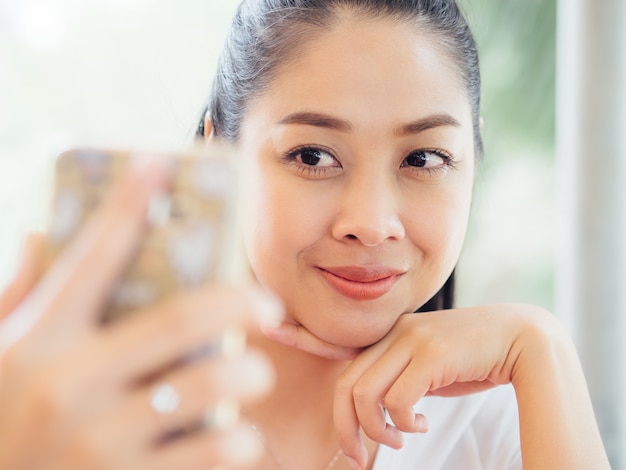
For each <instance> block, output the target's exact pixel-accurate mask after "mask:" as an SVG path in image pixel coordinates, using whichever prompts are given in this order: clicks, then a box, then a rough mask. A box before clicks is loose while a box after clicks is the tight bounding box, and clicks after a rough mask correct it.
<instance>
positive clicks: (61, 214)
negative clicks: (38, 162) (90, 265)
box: [46, 148, 240, 322]
mask: <svg viewBox="0 0 626 470" xmlns="http://www.w3.org/2000/svg"><path fill="white" fill-rule="evenodd" d="M134 153H136V152H131V151H123V150H103V149H90V148H80V149H73V150H69V151H66V152H64V153H62V154H61V155H60V156H59V158H58V160H57V162H56V167H55V183H54V191H53V197H52V205H51V206H52V207H51V211H50V219H49V224H48V237H47V239H48V246H47V254H46V255H47V256H46V264H47V266H49V265H50V264H51V263H52V262H53V261H54V259H56V257H57V256H58V255H59V254H60V253H61V251H62V250H63V248H64V247H65V246H66V245H67V243H68V242H70V241H71V240H72V238H73V237H74V236H75V235H76V233H77V232H78V230H79V228H80V227H81V225H82V224H83V223H84V221H85V220H86V219H87V217H88V216H89V214H90V213H91V212H92V211H93V210H94V209H95V208H97V207H98V205H99V204H100V202H101V201H102V199H103V197H104V196H105V195H106V194H107V192H108V191H109V189H110V188H111V186H112V183H113V182H114V181H115V180H116V178H118V177H119V176H120V175H121V174H122V173H123V172H124V171H126V168H127V167H128V165H129V162H130V159H131V158H132V157H133V154H134ZM226 153H227V152H226ZM167 157H168V158H170V159H171V160H172V161H173V165H174V177H173V181H172V187H171V192H170V193H168V194H163V195H160V196H157V197H154V198H153V200H152V201H151V202H150V207H149V211H148V218H149V220H150V221H151V224H150V227H151V228H150V229H149V230H148V232H147V233H146V236H145V238H144V239H143V241H142V243H141V245H140V248H139V250H138V252H137V255H136V258H135V259H134V260H133V261H132V262H131V264H130V265H129V267H128V269H127V270H126V272H125V273H124V275H123V276H122V277H121V279H120V280H119V282H118V283H117V284H116V285H115V286H113V288H112V291H111V294H110V302H109V305H108V306H107V308H106V310H105V313H104V318H103V321H104V322H109V321H112V320H114V319H117V318H118V317H120V316H123V315H126V314H127V313H129V312H131V311H133V310H136V309H139V308H141V307H145V306H147V305H149V304H151V303H153V302H156V301H158V300H160V299H163V298H164V297H166V296H168V295H171V294H172V293H174V292H176V291H178V290H180V289H184V288H196V287H199V286H202V285H204V284H206V283H211V282H215V281H218V280H230V279H232V278H233V277H235V276H236V271H237V264H238V261H237V258H238V256H237V253H236V250H237V249H239V248H240V247H239V243H238V241H237V240H238V233H237V228H236V218H237V217H236V212H237V211H236V206H237V203H236V199H237V184H238V183H237V181H238V178H237V171H236V168H235V166H234V165H233V161H232V157H231V156H229V155H217V156H210V155H206V154H204V153H194V152H189V153H183V154H177V155H171V154H169V155H167ZM144 158H145V157H144ZM154 158H159V155H154ZM86 275H88V273H87V274H86Z"/></svg>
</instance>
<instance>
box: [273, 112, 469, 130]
mask: <svg viewBox="0 0 626 470" xmlns="http://www.w3.org/2000/svg"><path fill="white" fill-rule="evenodd" d="M278 124H281V125H287V124H300V125H305V126H314V127H322V128H325V129H332V130H336V131H340V132H352V131H354V126H353V125H352V124H351V123H349V122H348V121H344V120H343V119H338V118H335V117H332V116H328V115H326V114H321V113H313V112H299V113H293V114H290V115H288V116H286V117H284V118H282V119H281V120H280V121H278ZM445 126H451V127H461V124H460V123H459V121H457V120H456V119H454V118H453V117H452V116H451V115H449V114H434V115H432V116H427V117H424V118H420V119H417V120H415V121H412V122H409V123H408V124H404V125H402V126H400V127H399V128H397V129H395V130H394V135H397V136H407V135H411V134H419V133H420V132H424V131H427V130H428V129H433V128H435V127H445Z"/></svg>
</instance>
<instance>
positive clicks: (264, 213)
mask: <svg viewBox="0 0 626 470" xmlns="http://www.w3.org/2000/svg"><path fill="white" fill-rule="evenodd" d="M268 167H269V168H268ZM291 180H293V178H291ZM293 186H294V183H293V181H290V179H289V178H285V177H284V174H283V172H281V171H276V168H275V167H273V166H272V165H268V166H267V167H261V166H257V167H256V168H254V169H253V171H251V172H250V174H249V175H248V177H247V178H246V184H245V192H244V201H245V202H244V207H243V209H242V228H243V239H244V243H245V248H246V252H247V255H248V260H249V262H250V266H251V268H252V270H253V272H254V274H255V276H256V277H257V279H258V280H259V281H260V282H261V284H263V285H265V286H266V287H268V288H270V289H272V290H273V291H275V292H277V293H280V291H281V290H284V289H286V288H287V287H285V286H287V285H288V284H291V283H293V282H295V279H296V277H295V273H294V271H295V270H296V269H297V262H298V259H299V256H300V254H301V253H302V252H304V251H305V250H306V249H307V248H308V247H310V246H311V245H313V244H314V243H315V242H316V241H317V240H319V238H321V237H322V236H323V233H324V228H325V227H326V226H327V221H326V218H327V213H326V212H325V211H323V210H322V209H321V208H322V206H323V202H321V201H319V198H317V199H316V198H313V197H307V195H306V194H302V191H298V189H297V188H294V187H293Z"/></svg>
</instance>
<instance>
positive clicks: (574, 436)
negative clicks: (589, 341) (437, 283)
mask: <svg viewBox="0 0 626 470" xmlns="http://www.w3.org/2000/svg"><path fill="white" fill-rule="evenodd" d="M266 334H267V335H268V336H270V337H271V338H273V339H275V340H277V341H280V342H282V343H285V344H289V345H292V346H296V347H299V348H301V349H305V350H308V351H309V352H311V353H313V354H318V355H321V356H326V357H329V358H337V357H342V356H345V357H350V355H351V354H354V351H353V350H350V349H347V348H346V349H345V354H343V355H342V354H341V353H340V350H341V348H339V347H338V346H337V345H326V344H325V343H324V342H323V341H322V340H320V339H318V338H315V337H313V336H312V335H311V333H308V332H307V331H305V330H304V328H303V327H302V326H299V327H297V328H295V327H294V326H293V325H284V326H283V327H282V328H279V329H278V330H275V331H266ZM507 383H512V384H513V386H514V388H515V392H516V396H517V400H518V407H519V414H520V426H521V428H520V434H521V443H520V444H521V449H522V458H523V463H524V469H525V470H545V469H547V468H549V469H550V470H560V469H563V470H598V469H609V468H610V467H609V463H608V460H607V457H606V454H605V452H604V448H603V445H602V441H601V439H600V434H599V431H598V428H597V425H596V423H595V418H594V416H593V411H592V408H591V401H590V399H589V395H588V392H587V386H586V383H585V380H584V377H583V374H582V371H581V366H580V363H579V360H578V357H577V355H576V352H575V350H574V347H573V345H572V343H571V340H570V339H569V337H568V336H567V334H566V332H565V331H564V329H563V328H562V327H561V325H560V324H559V323H558V322H557V320H556V319H555V318H554V317H553V316H552V315H551V314H550V313H548V312H546V311H544V310H542V309H540V308H537V307H533V306H528V305H493V306H482V307H475V308H465V309H454V310H443V311H438V312H428V313H420V314H405V315H401V316H400V318H399V319H398V321H397V322H396V324H395V326H394V327H393V328H392V330H391V331H390V332H389V333H388V334H387V336H385V338H383V339H382V340H381V341H379V342H378V343H376V344H374V345H372V346H370V347H369V348H367V349H365V350H364V351H362V352H361V353H360V354H359V355H358V356H357V357H356V359H354V361H352V363H351V364H350V366H349V367H348V368H347V369H346V371H345V372H344V374H343V375H342V376H341V377H340V379H339V380H338V383H337V387H336V392H335V406H334V410H335V411H334V412H335V429H336V433H337V437H338V439H339V442H340V444H341V446H342V448H343V450H344V453H345V454H346V456H349V457H350V458H352V459H353V460H354V461H355V462H356V463H358V466H357V467H355V468H366V465H367V461H368V456H367V451H366V449H365V446H364V445H363V439H362V436H361V431H363V432H364V433H365V434H366V435H367V436H368V437H369V438H370V439H372V440H374V441H376V442H379V443H382V444H385V445H387V446H390V447H393V448H399V447H401V446H402V445H403V443H402V434H401V432H409V433H413V432H427V429H428V423H427V421H426V419H427V417H425V416H421V415H416V414H415V413H414V412H413V405H414V404H415V403H417V402H418V401H419V400H420V399H421V398H422V397H423V396H426V395H439V396H459V395H465V394H469V393H474V392H478V391H481V390H486V389H488V388H491V387H494V386H496V385H500V384H507ZM385 411H386V412H388V413H389V416H390V417H391V419H392V421H393V423H394V424H395V426H391V425H388V424H387V423H386V420H385Z"/></svg>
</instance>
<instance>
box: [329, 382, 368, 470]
mask: <svg viewBox="0 0 626 470" xmlns="http://www.w3.org/2000/svg"><path fill="white" fill-rule="evenodd" d="M333 422H334V424H335V434H336V436H337V441H338V443H339V446H340V447H341V449H342V451H343V453H344V455H345V456H346V458H347V459H348V460H349V461H350V462H351V464H352V467H353V468H360V469H363V468H366V466H367V461H368V453H367V449H366V447H365V444H364V442H363V438H362V436H361V433H360V430H361V427H360V425H359V419H358V417H357V414H356V409H355V408H354V401H353V400H352V383H351V382H349V381H348V380H339V381H338V382H337V385H336V387H335V395H334V402H333Z"/></svg>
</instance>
